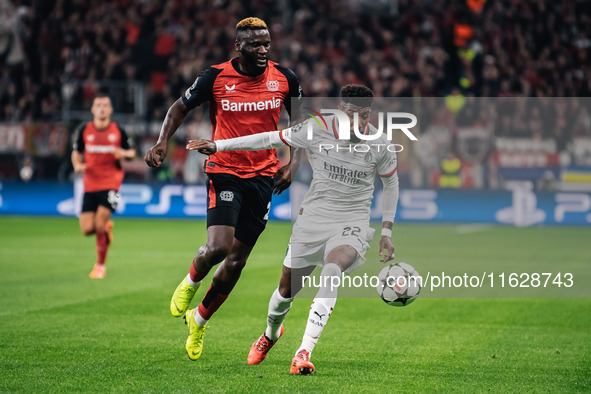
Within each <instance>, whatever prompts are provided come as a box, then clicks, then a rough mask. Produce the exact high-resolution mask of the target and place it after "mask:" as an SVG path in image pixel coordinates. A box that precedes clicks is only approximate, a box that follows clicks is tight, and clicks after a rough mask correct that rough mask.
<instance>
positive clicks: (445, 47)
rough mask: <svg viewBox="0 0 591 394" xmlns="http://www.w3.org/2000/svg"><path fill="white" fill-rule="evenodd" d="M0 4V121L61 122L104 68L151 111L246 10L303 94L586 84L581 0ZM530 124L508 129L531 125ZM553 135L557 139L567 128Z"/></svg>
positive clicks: (497, 92) (118, 105) (587, 40)
mask: <svg viewBox="0 0 591 394" xmlns="http://www.w3.org/2000/svg"><path fill="white" fill-rule="evenodd" d="M392 5H396V7H393V6H392ZM0 9H1V10H2V11H1V13H0V18H1V20H0V26H2V27H1V28H0V64H2V67H1V73H0V108H2V110H1V111H0V122H28V121H38V120H53V121H59V120H60V119H61V118H62V116H63V113H62V110H63V109H64V108H67V109H68V110H85V109H87V108H88V107H89V105H90V102H91V100H92V97H93V96H94V94H95V93H96V92H98V91H99V90H100V89H101V85H102V84H104V83H105V81H107V82H109V83H121V84H123V85H124V86H126V85H125V84H126V83H131V82H137V81H139V82H140V83H141V84H143V86H144V92H145V96H146V103H147V110H146V111H145V115H143V117H144V119H136V120H139V121H145V122H153V123H154V124H159V123H161V121H162V119H163V118H164V114H165V111H166V109H167V108H168V107H169V106H170V105H171V104H172V103H173V102H174V100H176V99H177V98H178V97H179V96H180V95H181V94H182V93H183V92H184V90H185V89H186V88H187V87H188V86H190V85H191V84H192V82H193V80H194V79H195V77H196V76H197V75H198V74H199V72H200V71H201V70H202V69H203V68H204V67H205V66H207V65H210V64H215V63H218V62H223V61H225V60H227V59H228V58H229V57H231V56H232V54H233V53H234V48H233V38H234V37H233V36H234V33H233V31H234V25H235V23H236V21H238V20H240V19H241V18H243V17H244V16H248V15H256V16H258V17H261V18H263V19H264V20H266V21H267V23H268V24H269V26H270V32H271V37H272V39H273V41H274V42H273V45H272V55H271V59H276V60H280V61H281V64H283V65H285V66H287V67H290V68H292V69H293V70H294V71H295V73H296V75H298V77H299V78H300V81H301V85H302V87H303V89H304V91H305V93H306V95H308V96H336V95H337V94H338V89H339V87H340V86H342V85H344V84H348V83H363V84H366V85H367V86H369V87H370V88H372V89H373V91H374V93H375V94H376V96H378V97H445V96H447V97H461V98H465V97H467V98H470V97H589V96H591V78H588V76H589V75H591V3H590V2H589V1H586V0H565V1H561V2H555V1H552V0H535V1H519V0H497V1H490V0H489V1H486V0H453V1H444V0H420V1H419V0H412V1H411V0H398V1H394V2H390V1H368V0H348V1H345V2H343V1H338V0H323V1H312V0H283V1H271V0H253V1H250V2H243V1H239V0H217V1H205V0H171V1H166V2H161V1H155V0H143V1H131V0H104V1H100V2H91V1H85V0H44V1H38V0H0ZM132 101H133V100H132V98H130V99H118V98H117V97H115V98H114V106H115V110H116V112H117V111H118V112H126V113H130V112H132V107H133V105H134V104H133V102H132ZM204 111H205V109H204ZM537 111H538V115H537V116H538V118H540V115H542V116H541V118H543V115H545V114H544V113H539V112H540V111H539V110H537ZM194 112H195V114H194V116H195V119H198V120H201V119H204V118H205V119H206V116H204V114H203V113H200V112H199V111H194ZM514 112H515V111H514ZM567 112H568V111H567ZM516 117H519V114H518V113H517V114H516ZM511 130H513V128H511ZM531 130H535V127H534V128H522V129H520V134H519V135H516V136H519V137H529V138H539V137H540V135H536V133H535V131H533V132H532V131H531ZM495 132H496V133H497V134H502V135H507V133H508V134H509V136H511V133H512V131H509V132H508V131H507V128H506V127H505V128H502V127H501V128H497V130H496V131H495ZM589 133H590V131H589V127H587V128H585V129H584V130H582V131H581V134H583V135H589ZM131 134H132V135H133V134H134V133H131ZM550 138H555V139H556V143H557V145H558V146H559V147H561V148H562V147H564V146H565V145H566V141H567V140H568V139H569V138H570V135H565V134H561V133H554V135H550ZM139 152H140V153H142V149H141V148H140V150H139Z"/></svg>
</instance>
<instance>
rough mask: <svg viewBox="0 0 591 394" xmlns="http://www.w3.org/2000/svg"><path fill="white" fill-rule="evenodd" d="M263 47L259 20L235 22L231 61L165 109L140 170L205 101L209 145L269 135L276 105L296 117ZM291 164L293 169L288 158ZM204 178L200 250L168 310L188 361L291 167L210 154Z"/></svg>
mask: <svg viewBox="0 0 591 394" xmlns="http://www.w3.org/2000/svg"><path fill="white" fill-rule="evenodd" d="M270 45H271V38H270V35H269V31H268V29H267V25H266V24H265V22H264V21H262V20H261V19H258V18H246V19H244V20H242V21H240V22H239V23H238V24H237V25H236V41H235V49H236V51H237V52H238V57H236V58H234V59H231V60H229V61H227V62H225V63H222V64H218V65H214V66H211V67H209V68H207V69H205V70H204V71H203V72H202V73H201V74H200V75H199V77H197V79H196V80H195V82H194V83H193V85H192V86H191V87H190V88H189V89H187V91H186V92H185V94H184V95H183V96H182V97H181V98H179V99H178V100H177V101H176V102H175V103H174V104H173V105H172V106H171V107H170V108H169V110H168V112H167V114H166V117H165V119H164V122H163V125H162V130H161V131H160V136H159V138H158V142H157V143H156V145H154V146H153V147H152V148H151V149H150V150H149V151H148V152H147V153H146V155H145V161H146V163H147V164H148V165H149V166H150V167H152V168H154V167H158V166H160V164H161V163H162V161H163V160H164V158H165V157H166V150H167V144H168V140H169V139H170V138H171V137H172V135H173V134H174V133H175V131H176V130H177V129H178V127H179V126H180V125H181V123H182V122H183V120H184V119H185V117H186V116H187V113H188V112H189V111H190V110H192V109H194V108H195V107H197V106H199V105H201V104H202V103H204V102H209V103H210V117H211V122H212V126H213V133H212V139H213V140H214V141H215V140H218V139H226V138H232V137H238V136H243V135H248V134H257V133H262V132H267V131H270V130H276V129H277V124H278V121H279V114H280V111H281V105H282V104H283V105H284V106H285V108H286V109H287V111H288V113H289V115H290V118H291V119H297V118H300V113H301V111H300V110H299V108H292V106H291V98H300V97H301V95H302V92H301V88H300V84H299V81H298V79H297V78H296V76H295V74H294V73H293V72H292V71H291V70H289V69H287V68H285V67H281V66H280V65H278V64H277V63H274V62H272V61H270V60H269V50H270ZM291 158H292V164H295V163H294V161H295V160H294V155H293V152H292V155H291ZM205 172H206V174H207V176H208V183H207V187H208V199H207V203H208V208H207V243H206V244H205V245H203V246H201V248H199V251H198V253H197V256H196V257H195V259H194V260H193V263H192V264H191V267H190V270H189V274H188V275H187V277H186V278H183V280H182V281H181V283H180V284H179V285H178V286H177V288H176V290H175V292H174V294H173V296H172V300H171V303H170V311H171V313H172V315H173V316H181V315H183V314H185V322H186V324H187V326H188V328H189V337H188V339H187V342H186V344H185V349H186V350H187V353H188V355H189V358H190V359H191V360H197V359H198V358H199V357H200V356H201V352H202V349H203V335H204V332H205V329H206V328H207V326H206V324H207V322H208V320H209V319H210V318H211V316H212V315H213V314H214V313H215V312H216V311H217V310H218V308H219V307H220V306H221V305H222V303H223V302H224V301H225V300H226V299H227V298H228V295H229V294H230V292H231V291H232V289H233V288H234V286H235V284H236V282H237V281H238V278H239V277H240V273H241V272H242V269H243V268H244V266H245V264H246V260H247V258H248V256H249V255H250V252H251V251H252V248H253V247H254V245H255V243H256V241H257V239H258V237H259V235H260V234H261V233H262V232H263V230H264V228H265V226H266V223H267V217H268V214H269V209H270V205H271V196H272V193H273V192H275V193H278V194H279V193H281V192H282V191H283V190H285V189H286V188H287V187H289V185H290V183H291V166H290V165H289V164H288V165H286V166H284V167H282V168H281V169H280V168H279V165H278V160H277V157H276V152H275V150H274V149H271V148H269V149H266V150H262V151H259V152H232V153H229V152H220V153H218V154H214V155H211V156H210V157H209V158H208V160H207V161H206V162H205ZM273 177H276V178H277V181H276V183H275V184H274V183H273ZM220 262H222V264H220V266H219V267H218V269H217V270H216V272H215V274H214V277H213V280H212V284H211V286H210V288H209V289H208V290H207V292H206V294H205V296H204V297H203V300H202V301H201V304H200V305H199V307H198V308H196V309H191V310H187V309H188V307H189V305H190V303H191V300H192V298H193V296H194V294H195V292H196V291H197V289H198V288H199V286H200V284H201V280H202V279H203V278H204V277H205V276H206V275H207V274H208V273H209V271H210V270H211V268H212V267H214V266H215V265H217V264H218V263H220Z"/></svg>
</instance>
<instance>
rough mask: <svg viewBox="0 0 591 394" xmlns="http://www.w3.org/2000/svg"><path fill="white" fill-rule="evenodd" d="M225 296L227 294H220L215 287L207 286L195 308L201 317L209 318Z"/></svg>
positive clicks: (226, 296)
mask: <svg viewBox="0 0 591 394" xmlns="http://www.w3.org/2000/svg"><path fill="white" fill-rule="evenodd" d="M227 298H228V294H220V293H218V291H217V290H216V289H215V288H213V287H212V286H209V289H208V290H207V293H205V297H203V301H201V304H199V308H198V309H197V310H198V311H199V314H200V315H201V317H202V318H203V319H205V320H209V319H210V318H211V316H212V315H213V314H214V313H215V312H216V311H217V310H218V309H219V308H220V306H222V304H223V303H224V301H226V299H227Z"/></svg>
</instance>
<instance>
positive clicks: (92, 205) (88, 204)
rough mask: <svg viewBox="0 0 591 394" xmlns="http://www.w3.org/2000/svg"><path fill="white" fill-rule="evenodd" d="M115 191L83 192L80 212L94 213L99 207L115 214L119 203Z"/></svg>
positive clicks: (117, 194)
mask: <svg viewBox="0 0 591 394" xmlns="http://www.w3.org/2000/svg"><path fill="white" fill-rule="evenodd" d="M119 198H120V197H119V193H118V192H117V190H99V191H97V192H84V198H83V200H82V212H96V210H97V208H98V207H99V205H102V206H103V207H105V208H108V209H110V210H111V212H115V209H117V204H118V203H119Z"/></svg>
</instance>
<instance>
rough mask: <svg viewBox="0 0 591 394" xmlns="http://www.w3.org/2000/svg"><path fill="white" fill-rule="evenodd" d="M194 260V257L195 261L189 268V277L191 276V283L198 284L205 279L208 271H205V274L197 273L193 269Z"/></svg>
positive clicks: (195, 269)
mask: <svg viewBox="0 0 591 394" xmlns="http://www.w3.org/2000/svg"><path fill="white" fill-rule="evenodd" d="M195 260H197V257H195V259H194V260H193V262H192V263H191V268H190V269H189V275H190V276H191V280H192V281H193V282H200V281H201V279H203V278H205V276H206V275H207V274H208V273H209V270H207V271H206V272H199V271H197V268H195Z"/></svg>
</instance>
